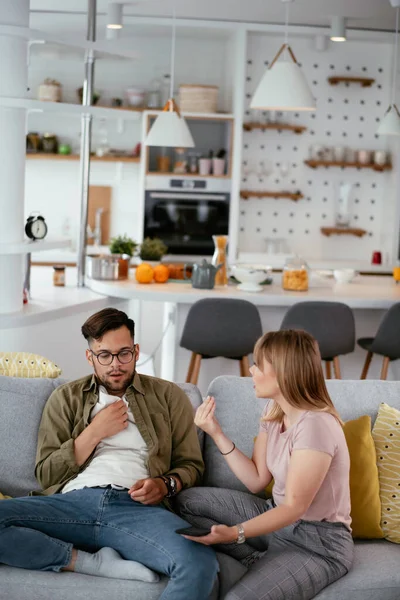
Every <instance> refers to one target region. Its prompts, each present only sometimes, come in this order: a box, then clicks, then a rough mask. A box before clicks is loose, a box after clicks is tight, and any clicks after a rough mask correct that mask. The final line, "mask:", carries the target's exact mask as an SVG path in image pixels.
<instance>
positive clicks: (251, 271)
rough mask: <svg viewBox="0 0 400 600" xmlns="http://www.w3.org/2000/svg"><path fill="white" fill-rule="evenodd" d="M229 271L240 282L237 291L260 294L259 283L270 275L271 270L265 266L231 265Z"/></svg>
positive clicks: (260, 287)
mask: <svg viewBox="0 0 400 600" xmlns="http://www.w3.org/2000/svg"><path fill="white" fill-rule="evenodd" d="M231 271H232V275H233V276H234V277H235V279H237V281H239V282H240V284H239V285H238V289H240V290H242V291H244V292H261V290H262V289H263V288H262V286H261V285H260V283H261V282H262V281H265V280H266V279H267V278H268V277H271V274H272V268H271V267H269V266H266V265H248V264H236V265H232V267H231Z"/></svg>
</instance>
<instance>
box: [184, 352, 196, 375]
mask: <svg viewBox="0 0 400 600" xmlns="http://www.w3.org/2000/svg"><path fill="white" fill-rule="evenodd" d="M195 358H196V353H195V352H192V355H191V357H190V363H189V368H188V372H187V375H186V383H190V380H191V378H192V375H193V369H194V361H195Z"/></svg>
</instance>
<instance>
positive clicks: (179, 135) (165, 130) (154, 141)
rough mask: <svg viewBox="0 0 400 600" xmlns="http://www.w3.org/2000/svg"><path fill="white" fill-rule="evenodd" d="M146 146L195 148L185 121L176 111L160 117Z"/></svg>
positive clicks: (148, 136) (166, 112)
mask: <svg viewBox="0 0 400 600" xmlns="http://www.w3.org/2000/svg"><path fill="white" fill-rule="evenodd" d="M145 144H146V146H170V147H173V148H194V141H193V137H192V134H191V133H190V130H189V127H188V125H187V123H186V121H185V119H184V118H183V117H182V116H179V115H178V113H176V112H175V111H165V112H162V113H160V114H159V115H158V117H157V119H156V120H155V121H154V123H153V125H152V127H151V129H150V131H149V133H148V135H147V138H146V140H145Z"/></svg>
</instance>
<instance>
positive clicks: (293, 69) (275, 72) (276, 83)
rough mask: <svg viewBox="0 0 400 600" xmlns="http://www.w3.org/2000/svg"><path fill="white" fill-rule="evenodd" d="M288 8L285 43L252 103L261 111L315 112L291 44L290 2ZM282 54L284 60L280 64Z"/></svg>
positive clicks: (266, 73)
mask: <svg viewBox="0 0 400 600" xmlns="http://www.w3.org/2000/svg"><path fill="white" fill-rule="evenodd" d="M291 1H292V0H282V2H284V3H285V4H286V19H285V41H284V44H283V45H282V46H281V48H280V50H279V51H278V53H277V54H276V56H275V58H274V59H273V60H272V62H271V64H270V65H269V67H268V69H267V70H266V71H265V73H264V75H263V77H262V79H261V81H260V83H259V84H258V87H257V89H256V91H255V93H254V96H253V98H252V99H251V102H250V108H255V109H262V110H295V111H301V110H315V108H316V104H315V98H314V97H313V95H312V93H311V90H310V88H309V86H308V83H307V80H306V78H305V77H304V74H303V72H302V70H301V69H300V67H299V64H298V62H297V61H296V57H295V55H294V54H293V51H292V49H291V47H290V46H289V43H288V22H289V2H291ZM282 53H283V57H284V60H281V61H278V58H279V57H280V55H281V54H282Z"/></svg>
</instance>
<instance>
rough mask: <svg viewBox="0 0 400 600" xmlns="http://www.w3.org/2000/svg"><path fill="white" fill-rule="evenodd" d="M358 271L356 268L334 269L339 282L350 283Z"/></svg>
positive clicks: (334, 274)
mask: <svg viewBox="0 0 400 600" xmlns="http://www.w3.org/2000/svg"><path fill="white" fill-rule="evenodd" d="M356 275H357V272H356V271H355V270H354V269H334V271H333V276H334V278H335V279H336V281H337V282H338V283H350V281H353V279H354V277H355V276H356Z"/></svg>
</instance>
